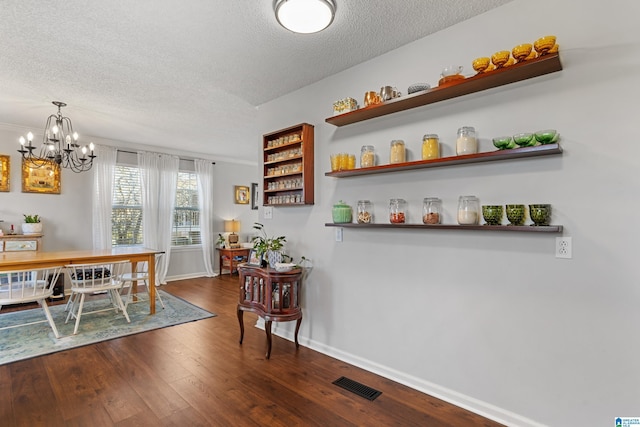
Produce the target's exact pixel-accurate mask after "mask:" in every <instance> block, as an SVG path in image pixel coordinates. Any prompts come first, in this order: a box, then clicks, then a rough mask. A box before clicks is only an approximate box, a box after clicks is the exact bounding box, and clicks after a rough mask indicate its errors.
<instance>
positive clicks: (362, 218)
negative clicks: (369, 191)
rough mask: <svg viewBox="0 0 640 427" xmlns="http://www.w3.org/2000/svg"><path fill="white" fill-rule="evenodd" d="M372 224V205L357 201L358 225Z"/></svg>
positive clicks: (367, 201)
mask: <svg viewBox="0 0 640 427" xmlns="http://www.w3.org/2000/svg"><path fill="white" fill-rule="evenodd" d="M372 222H373V205H372V204H371V202H370V201H369V200H358V224H371V223H372Z"/></svg>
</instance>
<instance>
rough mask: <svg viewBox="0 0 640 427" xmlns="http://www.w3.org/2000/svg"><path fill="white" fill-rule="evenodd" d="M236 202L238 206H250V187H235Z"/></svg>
mask: <svg viewBox="0 0 640 427" xmlns="http://www.w3.org/2000/svg"><path fill="white" fill-rule="evenodd" d="M234 193H235V200H236V203H237V204H240V205H248V204H249V199H250V197H249V187H245V186H244V185H236V186H234Z"/></svg>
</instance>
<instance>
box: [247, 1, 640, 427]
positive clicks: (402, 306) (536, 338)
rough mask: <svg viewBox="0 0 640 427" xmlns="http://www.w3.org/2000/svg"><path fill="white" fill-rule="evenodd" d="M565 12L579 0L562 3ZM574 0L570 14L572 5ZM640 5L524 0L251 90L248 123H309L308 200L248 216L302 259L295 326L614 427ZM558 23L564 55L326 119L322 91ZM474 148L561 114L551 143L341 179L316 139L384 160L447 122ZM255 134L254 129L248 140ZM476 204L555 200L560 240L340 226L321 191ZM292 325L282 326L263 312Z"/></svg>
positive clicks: (402, 76) (430, 377)
mask: <svg viewBox="0 0 640 427" xmlns="http://www.w3.org/2000/svg"><path fill="white" fill-rule="evenodd" d="M578 8H579V9H580V10H579V11H578V10H577V9H578ZM578 12H579V13H578ZM639 12H640V3H638V2H634V1H631V0H628V1H609V2H598V1H592V0H591V1H585V2H582V3H580V5H578V4H577V3H575V2H555V1H550V0H543V1H536V2H529V1H521V0H516V1H514V2H512V3H509V4H507V5H505V6H503V7H500V8H498V9H496V10H493V11H491V12H488V13H486V14H484V15H481V16H479V17H476V18H474V19H472V20H469V21H467V22H464V23H461V24H459V25H456V26H455V27H452V28H450V29H447V30H445V31H442V32H439V33H437V34H434V35H432V36H429V37H427V38H425V39H422V40H419V41H417V42H414V43H412V44H410V45H407V46H405V47H403V48H400V49H397V50H395V51H393V52H390V53H388V54H386V55H383V56H381V57H379V58H376V59H374V60H371V61H369V62H367V63H365V64H362V65H359V66H356V67H353V68H352V69H349V70H347V71H345V72H342V73H340V74H337V75H335V76H332V77H331V78H328V79H325V80H324V81H321V82H319V83H317V84H315V85H312V86H309V87H306V88H304V89H302V90H300V91H297V92H295V93H292V94H289V95H286V96H284V97H282V98H280V99H278V100H275V101H273V102H270V103H268V104H265V105H263V106H261V107H260V109H259V119H260V126H259V132H260V133H261V134H262V133H267V132H271V131H274V130H277V129H280V128H284V127H287V126H290V125H295V124H297V123H301V122H309V123H312V124H315V126H316V128H315V141H316V148H315V155H316V171H317V172H316V176H315V179H316V198H315V200H316V204H315V206H313V207H305V208H274V215H273V219H272V220H264V219H262V211H261V221H262V222H264V223H265V225H266V227H267V230H268V231H269V233H273V234H281V233H282V234H286V235H287V236H288V237H289V244H288V249H289V252H293V253H294V254H295V253H298V254H302V255H306V256H307V257H309V258H312V259H313V262H314V270H313V272H312V273H311V275H310V277H309V280H308V281H307V282H306V283H305V285H304V286H305V288H304V297H303V298H304V302H303V308H304V313H305V317H304V321H303V322H302V329H301V342H302V343H304V344H306V345H309V346H311V347H313V348H316V349H318V350H320V351H324V352H326V353H328V354H331V355H333V356H336V357H338V358H340V359H343V360H346V361H348V362H352V363H355V364H357V365H360V366H363V367H365V368H367V369H369V370H372V371H375V372H378V373H380V374H382V375H385V376H387V377H390V378H393V379H396V380H398V381H400V382H403V383H405V384H408V385H410V386H412V387H415V388H417V389H419V390H423V391H425V392H428V393H430V394H434V395H437V396H440V397H443V398H445V399H447V400H449V401H452V402H454V403H457V404H459V405H461V406H464V407H467V408H469V409H471V410H474V411H476V412H478V413H481V414H484V415H487V416H489V417H491V418H494V419H496V420H499V421H502V422H504V423H506V424H509V425H555V426H561V425H585V426H606V425H612V424H613V419H614V417H616V416H638V414H640V405H639V402H640V399H639V396H640V394H638V384H640V363H638V354H640V342H639V340H638V330H639V329H638V328H639V327H640V310H639V309H638V307H639V304H638V303H639V299H640V290H639V289H640V285H639V280H638V273H637V269H636V268H634V267H635V266H634V264H635V262H637V261H636V259H635V256H636V253H637V251H636V250H635V245H634V244H635V243H636V242H637V241H638V239H639V237H640V236H639V232H638V227H637V226H635V220H634V217H633V215H634V213H635V212H637V211H640V199H639V198H638V194H639V193H638V189H639V188H638V183H639V180H638V177H637V171H638V170H639V169H638V166H640V144H638V142H637V141H636V140H635V139H636V138H635V134H636V124H637V117H638V108H637V99H638V98H639V97H640V85H639V84H638V82H637V77H638V71H639V69H640V43H639V42H640V27H638V25H637V22H636V19H637V16H639ZM547 34H555V35H557V37H558V42H559V44H560V55H561V61H562V63H563V66H564V70H563V71H561V72H559V73H555V74H552V75H548V76H543V77H538V78H536V79H533V80H528V81H525V82H520V83H516V84H513V85H509V86H506V87H501V88H496V89H492V90H489V91H486V92H483V93H479V94H474V95H469V96H466V97H463V98H458V99H454V100H449V101H446V102H442V103H439V104H435V105H431V106H426V107H421V108H418V109H415V110H411V111H407V112H402V113H398V114H395V115H391V116H386V117H382V118H378V119H374V120H370V121H366V122H361V123H357V124H353V125H349V126H346V127H341V128H336V127H334V126H332V125H329V124H327V123H325V121H324V120H325V118H326V117H329V116H330V115H331V113H332V111H331V107H332V104H333V102H334V101H335V100H337V99H340V98H344V97H347V96H351V97H354V98H356V99H358V100H359V101H360V102H362V98H363V95H364V93H365V91H368V90H376V89H378V88H379V87H380V86H383V85H395V86H397V87H398V88H399V89H400V90H401V91H402V92H404V93H406V88H407V87H408V86H409V85H410V84H412V83H417V82H427V83H430V84H431V85H436V84H437V81H438V78H439V73H440V70H441V69H442V68H443V67H444V66H446V65H449V64H462V65H464V66H465V70H466V71H467V73H473V71H472V69H471V61H472V60H473V59H474V58H476V57H478V56H490V55H491V54H492V53H493V52H495V51H498V50H504V49H511V48H512V47H513V46H515V45H517V44H520V43H524V42H533V41H534V40H535V39H536V38H538V37H540V36H543V35H547ZM465 125H466V126H475V127H476V129H477V130H478V131H479V133H480V136H481V138H482V141H481V150H482V151H490V150H493V149H494V148H493V146H492V145H491V141H490V138H491V137H493V136H499V135H503V134H507V135H509V134H514V133H517V132H523V131H536V130H540V129H545V128H554V129H558V130H559V131H560V133H561V145H562V146H563V148H564V150H565V152H564V154H563V155H562V156H554V157H542V158H535V159H525V160H516V161H509V162H502V163H488V164H479V165H467V166H456V167H448V168H437V169H426V170H419V171H412V172H402V173H395V174H383V175H370V176H363V177H354V178H348V179H336V178H330V177H326V176H324V173H325V172H326V171H328V170H329V169H330V165H329V154H331V153H337V152H350V153H356V154H357V153H359V150H360V147H361V146H362V145H365V144H367V145H369V144H370V145H374V146H375V148H376V152H377V153H378V154H379V156H380V158H381V159H383V161H385V162H386V160H385V159H387V158H388V157H387V156H388V147H389V142H390V141H391V140H392V139H403V140H405V142H406V143H407V146H408V147H409V149H410V151H411V153H412V155H413V157H412V158H413V159H416V158H417V156H419V147H420V143H421V138H422V135H423V134H425V133H437V134H439V135H440V137H441V140H442V142H443V143H444V145H445V149H444V155H452V154H453V153H454V140H455V134H456V130H457V128H459V127H460V126H465ZM256 139H257V140H259V135H258V136H257V137H256ZM467 194H474V195H476V196H478V197H479V198H480V200H481V203H482V204H505V203H524V204H529V203H551V204H552V205H553V209H554V211H553V218H552V219H553V221H552V222H553V223H554V224H562V225H564V235H565V236H571V237H572V238H573V259H570V260H566V259H556V258H555V256H554V247H555V237H556V236H555V235H553V234H550V235H547V234H542V233H541V234H536V233H490V232H470V231H469V232H465V231H408V230H397V231H395V230H366V229H365V230H352V229H344V242H342V243H336V242H334V229H333V228H326V227H325V226H324V223H325V222H330V221H331V206H332V204H333V203H335V202H337V201H338V200H344V201H346V202H347V203H349V204H351V205H352V206H354V207H355V204H356V202H357V200H358V199H365V198H366V199H370V200H371V201H372V202H373V203H374V206H375V214H376V218H377V221H380V222H384V221H385V219H386V215H387V206H388V200H389V199H390V198H393V197H403V198H405V199H406V200H407V201H408V202H409V209H410V217H409V221H410V222H419V221H420V216H419V215H420V209H421V201H422V198H424V197H427V196H437V197H440V198H442V199H443V202H444V209H445V218H444V219H445V222H447V223H454V221H455V216H454V214H455V211H456V207H457V198H458V196H459V195H467ZM278 330H279V333H280V334H283V335H285V336H290V334H291V330H292V325H290V324H280V325H278Z"/></svg>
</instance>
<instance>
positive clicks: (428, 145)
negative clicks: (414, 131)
mask: <svg viewBox="0 0 640 427" xmlns="http://www.w3.org/2000/svg"><path fill="white" fill-rule="evenodd" d="M438 158H440V140H439V138H438V135H436V134H433V133H428V134H426V135H425V136H423V137H422V160H430V159H438Z"/></svg>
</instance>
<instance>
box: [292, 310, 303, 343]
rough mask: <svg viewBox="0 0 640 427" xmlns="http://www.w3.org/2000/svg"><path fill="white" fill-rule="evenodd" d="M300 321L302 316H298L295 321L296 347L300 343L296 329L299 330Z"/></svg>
mask: <svg viewBox="0 0 640 427" xmlns="http://www.w3.org/2000/svg"><path fill="white" fill-rule="evenodd" d="M300 323H302V316H300V318H299V319H298V320H297V321H296V332H295V335H294V337H295V339H296V348H298V347H300V344H299V343H298V331H299V330H300Z"/></svg>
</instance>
